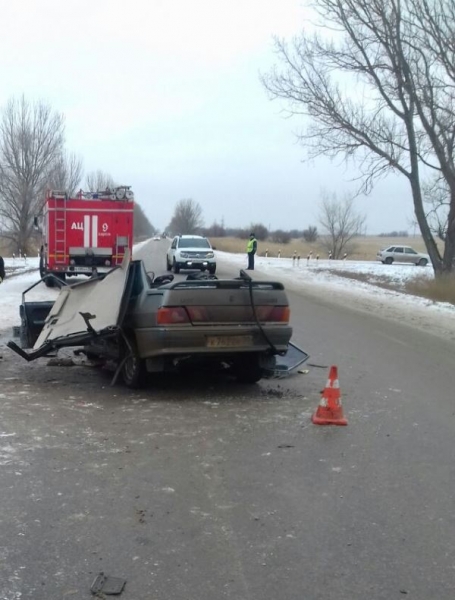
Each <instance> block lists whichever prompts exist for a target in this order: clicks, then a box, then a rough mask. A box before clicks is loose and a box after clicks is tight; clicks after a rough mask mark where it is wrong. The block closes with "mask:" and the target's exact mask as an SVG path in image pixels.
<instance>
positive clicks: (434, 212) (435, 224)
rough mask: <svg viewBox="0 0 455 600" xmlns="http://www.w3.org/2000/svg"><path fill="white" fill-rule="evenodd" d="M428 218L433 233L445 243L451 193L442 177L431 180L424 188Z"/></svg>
mask: <svg viewBox="0 0 455 600" xmlns="http://www.w3.org/2000/svg"><path fill="white" fill-rule="evenodd" d="M423 197H424V200H425V203H426V216H427V220H428V223H429V225H430V228H431V231H432V232H433V233H434V234H435V235H436V236H437V237H438V238H439V239H440V240H442V241H443V242H445V240H446V238H447V226H448V215H449V211H450V191H449V189H448V187H447V184H446V182H445V181H444V180H443V179H441V177H438V178H435V179H431V180H430V181H428V182H426V183H425V185H424V186H423Z"/></svg>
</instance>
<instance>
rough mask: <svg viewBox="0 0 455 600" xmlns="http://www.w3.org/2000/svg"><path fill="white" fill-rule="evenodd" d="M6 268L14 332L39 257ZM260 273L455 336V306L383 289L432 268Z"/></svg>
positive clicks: (6, 302) (223, 258)
mask: <svg viewBox="0 0 455 600" xmlns="http://www.w3.org/2000/svg"><path fill="white" fill-rule="evenodd" d="M146 243H148V242H147V241H145V242H141V244H138V245H136V246H135V247H134V250H135V251H137V250H138V249H139V248H140V247H141V246H143V245H144V244H146ZM217 256H218V260H219V262H220V263H230V264H231V265H236V266H237V267H238V268H244V267H245V266H246V256H245V255H244V254H228V253H225V252H217ZM5 267H6V272H7V278H6V279H5V281H4V282H3V283H2V284H1V285H0V331H7V330H11V328H12V326H13V325H19V323H20V319H19V304H20V302H21V294H22V292H23V291H24V289H26V288H27V287H28V286H30V285H32V284H33V283H35V282H36V281H37V279H38V273H37V271H38V258H28V259H27V260H24V259H19V258H16V259H14V260H13V259H12V258H5ZM337 272H338V274H337ZM255 273H257V274H263V275H266V276H268V277H270V278H271V279H277V280H279V281H282V282H283V283H284V285H285V286H286V288H288V289H289V290H302V289H303V290H305V292H306V293H307V294H310V295H312V296H316V297H319V298H324V299H326V300H332V301H336V302H341V303H346V304H348V305H349V306H351V307H352V308H355V309H358V310H363V311H368V312H372V311H374V312H375V313H376V314H383V315H384V316H386V317H387V318H390V319H395V320H398V321H400V322H403V321H404V322H408V323H409V324H410V325H412V326H415V327H419V328H421V329H424V330H427V331H430V332H432V333H434V334H436V335H439V336H442V337H445V338H448V339H451V340H455V306H453V305H451V304H446V303H441V302H432V301H430V300H426V299H424V298H419V297H416V296H411V295H409V294H405V293H403V292H401V291H397V289H386V287H384V286H390V287H394V288H398V290H399V289H400V288H401V287H402V286H403V283H404V282H405V281H406V280H409V279H412V278H414V277H422V276H423V277H429V278H431V277H433V271H432V269H431V268H430V267H415V266H414V265H391V266H387V265H382V264H381V263H374V262H365V261H348V260H347V261H329V260H319V261H316V260H315V259H313V260H311V261H307V260H306V259H302V260H300V261H297V260H295V261H293V260H292V259H289V258H281V259H279V258H264V257H257V258H256V272H255ZM351 276H352V278H351ZM375 284H376V285H375ZM378 285H379V286H383V287H378ZM57 295H58V290H57V289H49V288H47V287H46V286H45V285H44V284H42V283H41V284H39V286H37V287H36V288H35V289H34V290H32V292H30V294H28V295H27V299H29V300H47V299H54V298H55V297H56V296H57Z"/></svg>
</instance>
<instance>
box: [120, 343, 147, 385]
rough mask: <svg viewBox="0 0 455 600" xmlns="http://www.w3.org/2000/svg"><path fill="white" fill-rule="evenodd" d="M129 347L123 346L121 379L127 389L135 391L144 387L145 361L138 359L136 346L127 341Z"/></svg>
mask: <svg viewBox="0 0 455 600" xmlns="http://www.w3.org/2000/svg"><path fill="white" fill-rule="evenodd" d="M129 346H130V347H129V348H128V347H126V344H125V351H124V357H123V361H124V362H123V365H122V379H123V383H124V384H125V385H126V386H127V387H129V388H132V389H137V388H140V387H142V386H143V385H144V383H145V379H146V375H147V371H146V369H145V361H144V360H143V359H142V358H140V357H139V354H138V351H137V347H136V344H135V343H134V342H133V341H132V340H129Z"/></svg>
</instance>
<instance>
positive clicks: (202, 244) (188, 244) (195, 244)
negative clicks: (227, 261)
mask: <svg viewBox="0 0 455 600" xmlns="http://www.w3.org/2000/svg"><path fill="white" fill-rule="evenodd" d="M177 247H178V249H179V250H180V249H186V250H187V249H189V248H202V249H206V250H211V249H212V247H211V246H210V242H209V241H208V239H207V238H180V239H179V241H178V244H177Z"/></svg>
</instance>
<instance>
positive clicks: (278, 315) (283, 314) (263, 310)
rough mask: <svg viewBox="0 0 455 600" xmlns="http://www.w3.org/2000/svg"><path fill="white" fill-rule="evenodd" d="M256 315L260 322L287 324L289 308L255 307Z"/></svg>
mask: <svg viewBox="0 0 455 600" xmlns="http://www.w3.org/2000/svg"><path fill="white" fill-rule="evenodd" d="M256 314H257V317H258V319H259V321H261V322H269V323H289V317H290V314H291V311H290V309H289V306H257V307H256Z"/></svg>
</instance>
